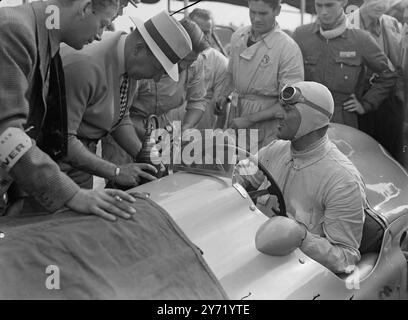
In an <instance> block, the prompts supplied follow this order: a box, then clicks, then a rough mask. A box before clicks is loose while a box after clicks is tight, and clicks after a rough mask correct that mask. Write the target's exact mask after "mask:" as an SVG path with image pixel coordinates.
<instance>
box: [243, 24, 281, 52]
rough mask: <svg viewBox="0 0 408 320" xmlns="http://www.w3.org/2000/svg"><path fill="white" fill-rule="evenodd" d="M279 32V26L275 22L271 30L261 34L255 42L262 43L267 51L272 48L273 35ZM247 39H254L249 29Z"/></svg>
mask: <svg viewBox="0 0 408 320" xmlns="http://www.w3.org/2000/svg"><path fill="white" fill-rule="evenodd" d="M279 30H280V26H279V24H278V22H275V26H274V27H273V28H272V30H271V31H269V32H267V33H265V34H263V35H262V36H261V37H260V38H259V39H258V40H257V41H256V42H259V41H263V42H264V43H265V45H266V46H267V48H268V49H270V48H272V46H273V42H274V41H273V38H274V33H275V32H276V31H279ZM248 37H252V39H254V38H253V33H252V28H249V30H248Z"/></svg>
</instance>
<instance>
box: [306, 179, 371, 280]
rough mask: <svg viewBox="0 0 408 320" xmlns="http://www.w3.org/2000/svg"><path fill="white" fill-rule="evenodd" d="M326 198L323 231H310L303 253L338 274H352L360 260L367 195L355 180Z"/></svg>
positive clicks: (336, 186)
mask: <svg viewBox="0 0 408 320" xmlns="http://www.w3.org/2000/svg"><path fill="white" fill-rule="evenodd" d="M333 185H334V186H333V187H331V188H329V190H328V192H327V194H326V195H325V200H324V202H325V205H326V210H325V212H324V220H323V224H322V225H323V232H324V236H319V235H316V234H313V233H311V232H309V231H307V235H306V238H305V239H304V240H303V243H302V246H301V248H300V249H301V250H302V251H303V252H304V253H305V254H307V255H308V256H310V257H311V258H312V259H314V260H316V261H317V262H319V263H321V264H322V265H324V266H326V267H327V268H328V269H330V270H332V271H333V272H335V273H341V272H351V271H352V270H353V267H354V265H355V264H356V263H357V262H358V261H359V260H360V258H361V256H360V252H359V250H358V248H359V247H360V242H361V238H362V233H363V224H364V206H365V203H364V200H363V199H364V196H363V195H362V193H361V188H360V186H359V184H358V183H357V182H354V181H341V180H339V181H337V182H336V183H335V184H333Z"/></svg>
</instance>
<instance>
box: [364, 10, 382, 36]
mask: <svg viewBox="0 0 408 320" xmlns="http://www.w3.org/2000/svg"><path fill="white" fill-rule="evenodd" d="M360 18H361V22H362V23H363V27H364V29H366V30H368V31H370V32H372V33H374V34H376V35H377V36H379V35H380V34H381V22H380V19H374V18H372V17H370V16H369V15H367V14H366V12H365V10H360Z"/></svg>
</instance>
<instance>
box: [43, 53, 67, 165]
mask: <svg viewBox="0 0 408 320" xmlns="http://www.w3.org/2000/svg"><path fill="white" fill-rule="evenodd" d="M49 81H50V84H49V92H48V97H47V108H46V110H47V111H46V116H45V120H44V124H43V126H42V132H41V133H42V134H41V139H40V142H39V146H40V147H41V149H42V150H43V151H45V152H46V153H47V154H48V155H50V156H51V157H52V158H53V159H54V160H57V159H59V158H61V157H62V156H64V155H66V153H67V143H68V140H67V139H68V134H67V131H68V129H67V103H66V96H65V79H64V69H63V67H62V60H61V56H60V54H59V52H57V54H56V55H55V56H54V57H53V58H52V59H51V66H50V77H49Z"/></svg>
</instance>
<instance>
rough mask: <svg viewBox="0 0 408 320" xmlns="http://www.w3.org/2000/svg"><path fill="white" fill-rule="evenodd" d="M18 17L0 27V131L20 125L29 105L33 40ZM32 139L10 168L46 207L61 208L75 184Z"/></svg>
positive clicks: (24, 119)
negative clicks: (28, 93) (26, 149)
mask: <svg viewBox="0 0 408 320" xmlns="http://www.w3.org/2000/svg"><path fill="white" fill-rule="evenodd" d="M30 34H32V32H31V31H29V30H26V29H25V28H24V27H23V24H22V23H20V22H19V21H15V22H14V21H13V22H9V23H7V24H3V25H2V26H1V27H0V39H2V40H1V47H2V48H1V50H0V70H1V72H0V108H1V112H0V134H1V133H2V132H4V131H5V130H6V129H7V128H9V127H17V128H20V129H23V125H24V124H25V123H26V122H27V119H28V113H29V111H30V108H32V107H33V106H30V104H29V101H28V100H27V90H28V86H29V83H28V78H29V77H30V76H31V74H32V72H34V64H35V60H36V55H37V48H36V45H35V40H34V39H30V38H29V37H28V36H27V35H30ZM32 142H33V146H32V147H31V148H30V149H29V150H28V151H27V152H26V153H25V154H24V155H23V156H22V157H21V158H20V159H19V160H18V162H17V163H16V164H15V165H14V167H13V168H11V170H10V172H9V174H10V176H11V177H12V178H13V179H14V180H15V181H16V183H17V184H18V186H19V187H20V188H22V189H23V190H24V191H25V192H27V193H28V194H30V195H32V196H33V197H34V198H35V199H36V200H37V201H38V202H39V203H40V204H41V205H43V206H44V207H45V208H46V209H47V210H49V211H51V212H52V211H55V210H57V209H59V208H61V207H62V206H63V205H64V204H65V203H66V202H67V201H68V200H70V199H71V198H72V197H73V196H74V195H75V193H76V192H78V191H79V187H78V186H77V185H76V184H75V183H74V182H73V181H72V180H71V179H70V178H68V177H67V176H66V175H65V174H63V173H62V172H61V171H60V169H59V167H58V165H57V164H56V163H55V162H54V161H53V160H52V159H51V158H50V157H49V156H48V155H47V154H45V153H44V152H42V151H41V150H40V149H39V148H38V147H37V146H36V145H35V142H34V141H32Z"/></svg>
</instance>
